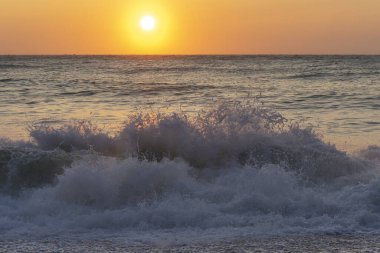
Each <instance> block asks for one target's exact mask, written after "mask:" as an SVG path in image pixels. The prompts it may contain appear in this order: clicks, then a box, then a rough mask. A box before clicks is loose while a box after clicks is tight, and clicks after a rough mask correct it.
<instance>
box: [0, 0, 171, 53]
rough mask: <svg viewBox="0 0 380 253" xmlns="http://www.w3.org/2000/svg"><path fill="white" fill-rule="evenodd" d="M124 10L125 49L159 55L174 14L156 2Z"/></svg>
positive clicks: (132, 1) (137, 1)
mask: <svg viewBox="0 0 380 253" xmlns="http://www.w3.org/2000/svg"><path fill="white" fill-rule="evenodd" d="M0 1H1V0H0ZM126 2H128V4H127V5H126V7H125V9H126V10H127V11H126V13H125V21H124V23H125V24H126V26H125V28H126V32H125V33H124V34H125V35H124V36H125V41H126V49H128V50H129V51H133V52H135V53H136V54H159V53H161V52H163V51H165V50H169V49H170V48H171V47H172V46H173V45H172V41H175V40H174V38H175V37H174V35H173V34H174V33H173V30H174V29H175V28H176V26H175V22H174V20H175V14H173V12H172V11H171V10H170V9H168V6H166V5H163V4H160V1H157V0H144V1H142V0H128V1H126Z"/></svg>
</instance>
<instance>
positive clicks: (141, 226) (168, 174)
mask: <svg viewBox="0 0 380 253" xmlns="http://www.w3.org/2000/svg"><path fill="white" fill-rule="evenodd" d="M31 137H32V138H33V142H32V143H28V144H25V145H27V146H23V145H22V144H17V145H16V144H14V146H10V145H11V144H10V143H7V145H3V146H2V148H1V152H0V154H2V156H1V173H2V180H3V181H2V182H1V184H2V188H1V189H2V192H1V194H0V203H1V205H0V214H1V219H0V232H1V233H2V234H3V235H4V236H7V237H10V238H13V237H14V238H17V237H19V236H22V235H29V236H30V235H35V236H39V235H41V236H46V235H51V234H54V233H58V234H60V235H62V234H66V235H70V234H72V233H74V234H85V235H86V236H90V235H101V234H102V233H112V232H114V231H117V233H118V235H123V234H125V235H131V233H132V234H139V233H140V232H141V231H144V232H143V233H142V234H140V237H141V238H140V239H144V240H149V234H150V233H160V232H159V231H163V230H164V231H166V232H167V231H171V232H173V233H176V232H178V231H181V233H182V234H186V233H187V232H186V231H188V233H190V234H191V233H194V231H198V232H199V233H208V232H207V231H209V232H210V231H213V232H212V233H213V234H215V235H216V236H221V237H222V236H224V235H225V236H238V235H241V234H257V233H260V234H261V233H272V234H278V233H282V232H294V233H303V232H313V233H315V232H347V231H361V232H379V231H380V204H379V201H378V195H379V194H380V187H379V186H380V176H379V172H378V169H379V165H378V161H377V159H376V157H377V155H376V154H377V151H378V150H377V148H375V147H370V148H369V149H368V150H367V151H362V153H361V155H359V156H358V157H354V156H351V155H348V154H346V153H345V152H342V151H339V150H337V149H336V148H335V147H334V146H333V145H330V144H328V143H325V142H324V141H323V140H322V139H321V138H320V137H319V136H318V135H317V134H315V132H314V131H313V130H312V129H310V128H302V127H300V126H299V125H297V124H288V123H287V121H286V119H285V118H284V117H283V116H281V115H280V114H278V113H277V112H275V111H273V110H270V109H267V108H263V107H261V106H258V105H256V104H253V105H252V104H240V103H230V104H227V103H224V104H220V105H218V106H216V107H215V108H214V109H211V110H209V111H203V112H200V113H199V114H198V115H196V116H191V115H186V114H183V113H180V112H177V113H173V114H163V113H162V114H157V113H156V114H152V113H149V114H135V115H132V116H130V118H129V119H128V120H127V121H126V122H125V124H124V126H123V127H122V129H121V130H120V131H119V132H118V133H116V134H114V135H111V134H107V133H105V132H104V131H103V130H101V129H99V128H97V127H96V126H94V125H92V124H91V123H88V122H81V123H77V124H73V125H65V126H62V127H58V128H53V127H50V126H47V125H40V126H36V127H35V128H33V129H31ZM374 157H375V158H374ZM13 171H16V172H17V173H13ZM20 171H21V172H22V171H27V173H26V174H25V173H20ZM33 173H35V176H34V175H33ZM3 175H5V176H4V177H3ZM9 189H13V193H12V194H9V192H10V191H9ZM15 191H16V192H17V194H14V192H15ZM202 231H203V232H202ZM205 231H206V232H205Z"/></svg>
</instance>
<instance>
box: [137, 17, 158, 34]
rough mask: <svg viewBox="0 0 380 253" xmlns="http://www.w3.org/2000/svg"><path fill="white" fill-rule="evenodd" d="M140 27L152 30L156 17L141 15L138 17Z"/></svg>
mask: <svg viewBox="0 0 380 253" xmlns="http://www.w3.org/2000/svg"><path fill="white" fill-rule="evenodd" d="M140 27H141V28H142V29H143V30H145V31H152V30H153V29H154V28H155V27H156V19H155V18H154V17H153V16H143V17H141V19H140Z"/></svg>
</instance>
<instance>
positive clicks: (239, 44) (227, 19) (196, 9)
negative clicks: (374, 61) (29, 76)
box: [0, 0, 380, 54]
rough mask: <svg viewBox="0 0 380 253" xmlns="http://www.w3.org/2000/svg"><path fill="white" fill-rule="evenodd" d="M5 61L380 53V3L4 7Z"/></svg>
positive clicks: (18, 1) (197, 1) (257, 0)
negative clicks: (146, 18) (17, 57)
mask: <svg viewBox="0 0 380 253" xmlns="http://www.w3.org/2000/svg"><path fill="white" fill-rule="evenodd" d="M145 14H150V15H153V16H156V18H157V29H156V30H155V31H154V32H151V33H144V32H143V31H141V29H139V27H138V22H139V20H138V19H139V17H140V16H142V15H145ZM0 54H380V0H156V1H153V0H147V1H145V0H0Z"/></svg>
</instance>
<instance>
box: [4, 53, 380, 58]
mask: <svg viewBox="0 0 380 253" xmlns="http://www.w3.org/2000/svg"><path fill="white" fill-rule="evenodd" d="M3 56H380V53H374V54H367V53H354V54H343V53H331V54H330V53H323V54H314V53H300V54H299V53H295V54H292V53H273V54H267V53H258V54H251V53H248V54H244V53H242V54H235V53H234V54H0V57H3Z"/></svg>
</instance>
